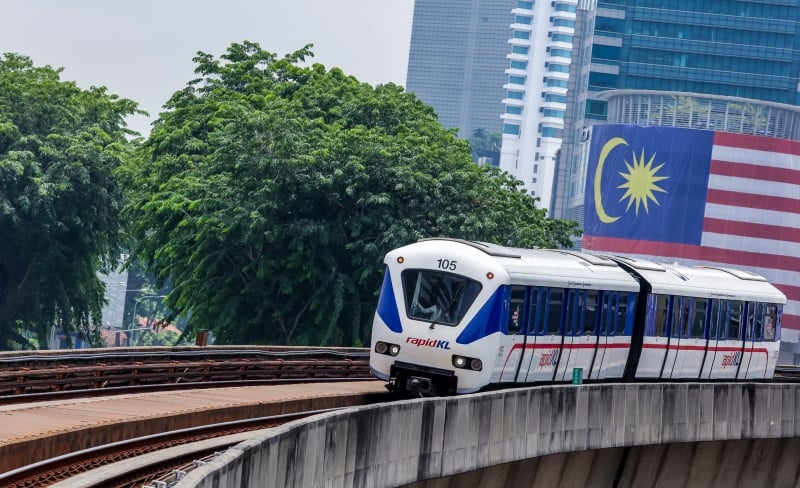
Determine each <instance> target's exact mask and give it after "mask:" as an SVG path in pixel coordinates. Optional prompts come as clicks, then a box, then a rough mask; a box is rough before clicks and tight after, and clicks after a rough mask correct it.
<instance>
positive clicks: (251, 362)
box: [0, 347, 370, 402]
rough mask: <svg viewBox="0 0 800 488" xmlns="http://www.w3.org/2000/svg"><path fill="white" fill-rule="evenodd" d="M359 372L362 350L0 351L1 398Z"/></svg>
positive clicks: (365, 366)
mask: <svg viewBox="0 0 800 488" xmlns="http://www.w3.org/2000/svg"><path fill="white" fill-rule="evenodd" d="M358 378H363V379H368V378H370V373H369V358H368V352H367V350H366V349H356V348H333V349H321V348H314V349H310V348H274V347H273V348H259V347H220V348H206V347H203V348H140V349H94V350H85V351H79V352H78V351H76V352H73V351H69V352H67V351H57V352H55V351H46V352H42V353H38V354H30V353H28V354H20V353H17V354H10V353H3V354H0V401H3V402H7V401H9V400H11V401H32V400H34V401H35V400H37V399H39V400H44V399H52V398H64V397H68V396H74V394H75V393H80V392H85V391H86V390H94V391H95V393H97V391H98V390H106V391H107V393H108V394H112V393H114V394H117V393H125V392H126V389H127V388H132V387H135V388H137V389H138V390H137V391H143V390H142V389H141V387H146V388H150V389H152V390H164V389H178V388H186V387H192V386H193V385H194V386H197V385H198V384H203V385H204V386H207V385H215V384H218V385H225V386H230V385H231V384H234V383H235V384H240V385H245V384H266V383H270V382H291V381H297V380H305V381H308V380H323V381H324V380H325V379H339V380H341V379H358ZM14 397H19V398H18V399H17V400H13V399H14Z"/></svg>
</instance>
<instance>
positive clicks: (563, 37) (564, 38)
mask: <svg viewBox="0 0 800 488" xmlns="http://www.w3.org/2000/svg"><path fill="white" fill-rule="evenodd" d="M550 37H551V38H552V39H553V42H568V43H570V44H572V36H568V35H567V34H560V33H558V32H553V33H552V35H551V36H550Z"/></svg>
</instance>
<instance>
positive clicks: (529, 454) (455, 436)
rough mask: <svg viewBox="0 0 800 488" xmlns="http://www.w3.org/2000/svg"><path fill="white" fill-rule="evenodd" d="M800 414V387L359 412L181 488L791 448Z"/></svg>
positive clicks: (324, 421)
mask: <svg viewBox="0 0 800 488" xmlns="http://www.w3.org/2000/svg"><path fill="white" fill-rule="evenodd" d="M798 406H800V385H790V384H766V383H764V384H742V383H735V384H734V383H714V384H709V383H680V384H668V383H664V384H616V385H581V386H572V385H564V386H545V387H535V388H525V389H516V390H508V391H502V392H499V391H498V392H489V393H478V394H473V395H464V396H459V397H448V398H432V399H419V400H411V401H406V402H394V403H387V404H380V405H372V406H365V407H355V408H351V409H347V410H345V411H340V412H332V413H328V414H323V415H320V416H315V417H312V418H310V419H305V420H301V421H297V422H293V423H291V424H286V425H285V426H282V427H279V428H276V429H274V430H272V431H270V432H269V433H268V434H265V435H262V436H260V437H256V438H253V439H250V440H248V441H245V442H242V443H240V444H238V445H237V446H235V447H234V448H231V449H229V450H228V451H226V452H225V453H224V454H222V455H221V456H219V457H218V458H217V459H216V460H214V461H212V462H210V463H209V464H207V465H205V466H203V467H201V468H198V469H196V470H194V471H192V472H190V473H189V475H188V476H187V477H186V478H184V480H182V481H181V482H179V483H178V484H177V486H178V487H202V488H205V487H229V486H259V487H261V486H263V487H281V488H282V487H297V488H301V487H303V488H305V487H316V486H319V487H352V486H354V487H376V488H377V487H396V486H401V485H405V484H411V483H415V482H420V481H424V480H434V479H436V478H442V477H449V476H455V475H459V474H462V473H467V472H470V471H474V470H481V469H484V468H489V469H498V468H492V467H498V466H500V465H503V464H505V463H515V462H520V461H523V460H526V459H533V458H539V457H542V456H549V455H557V454H562V453H572V452H577V451H590V450H595V449H609V448H621V447H626V446H647V445H659V444H673V443H696V442H704V441H728V440H740V439H781V438H783V439H791V438H795V437H800V418H799V417H800V409H798V408H797V407H798ZM792 445H796V444H792ZM779 448H780V447H776V449H779ZM720 449H722V448H720ZM725 450H727V449H725ZM612 452H614V451H612ZM609 454H611V452H609ZM634 455H636V453H635V452H634ZM648 455H649V454H642V455H640V457H642V459H645V458H646V457H647V456H648ZM665 456H666V455H665ZM431 486H433V485H431ZM441 486H446V485H441Z"/></svg>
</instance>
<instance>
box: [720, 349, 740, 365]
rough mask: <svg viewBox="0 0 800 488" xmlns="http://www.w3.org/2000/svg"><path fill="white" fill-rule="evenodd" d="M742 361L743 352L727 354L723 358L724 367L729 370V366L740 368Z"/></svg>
mask: <svg viewBox="0 0 800 488" xmlns="http://www.w3.org/2000/svg"><path fill="white" fill-rule="evenodd" d="M741 360H742V353H741V352H734V353H731V354H726V355H724V356H722V367H723V368H727V367H728V366H739V361H741Z"/></svg>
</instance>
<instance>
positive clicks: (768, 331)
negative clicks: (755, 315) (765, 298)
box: [764, 303, 778, 341]
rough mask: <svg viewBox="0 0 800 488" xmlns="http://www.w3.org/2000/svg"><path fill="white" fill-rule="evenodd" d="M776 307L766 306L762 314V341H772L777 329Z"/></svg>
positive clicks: (772, 305) (770, 304)
mask: <svg viewBox="0 0 800 488" xmlns="http://www.w3.org/2000/svg"><path fill="white" fill-rule="evenodd" d="M777 317H778V306H777V305H774V304H772V303H769V304H767V306H766V307H765V313H764V340H765V341H774V340H775V339H776V337H777V336H776V334H775V331H776V329H777V325H776V324H777Z"/></svg>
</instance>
